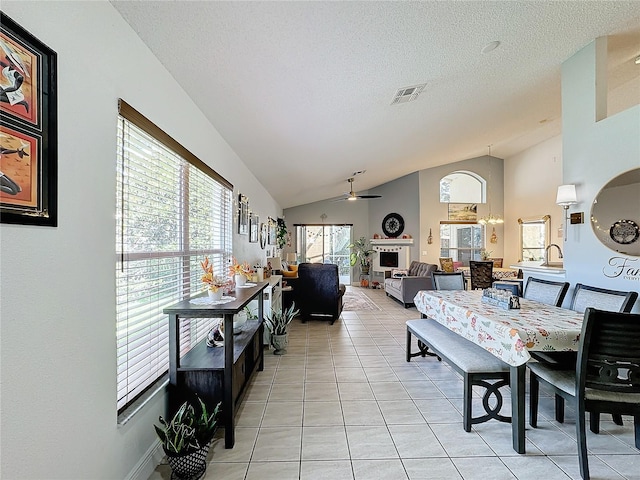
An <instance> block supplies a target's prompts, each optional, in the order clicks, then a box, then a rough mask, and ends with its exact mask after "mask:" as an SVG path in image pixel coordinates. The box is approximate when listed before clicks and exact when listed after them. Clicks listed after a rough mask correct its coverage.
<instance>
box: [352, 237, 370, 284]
mask: <svg viewBox="0 0 640 480" xmlns="http://www.w3.org/2000/svg"><path fill="white" fill-rule="evenodd" d="M349 248H350V249H351V256H350V260H351V266H352V267H353V266H355V265H356V264H357V263H358V264H360V271H361V273H362V274H363V275H369V268H370V266H371V256H372V255H373V254H374V253H376V251H375V250H373V249H372V248H371V246H370V245H369V241H368V240H367V239H366V238H364V237H360V238H359V239H358V240H356V241H355V242H353V243H352V244H351V245H349Z"/></svg>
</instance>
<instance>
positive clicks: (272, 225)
mask: <svg viewBox="0 0 640 480" xmlns="http://www.w3.org/2000/svg"><path fill="white" fill-rule="evenodd" d="M267 225H268V228H269V236H268V241H267V243H268V244H269V245H275V244H276V221H275V220H274V219H273V218H271V217H269V221H268V222H267Z"/></svg>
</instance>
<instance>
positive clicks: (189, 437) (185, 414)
mask: <svg viewBox="0 0 640 480" xmlns="http://www.w3.org/2000/svg"><path fill="white" fill-rule="evenodd" d="M198 402H199V408H198V411H197V412H196V409H195V408H194V407H193V405H192V404H190V403H189V402H184V403H183V404H182V405H181V406H180V408H179V409H178V411H177V412H176V413H175V414H174V415H173V417H172V418H171V420H169V421H166V420H165V419H164V418H162V417H159V422H160V426H158V425H154V428H155V430H156V434H157V435H158V438H160V441H161V442H162V448H163V449H164V453H165V454H166V455H167V461H168V462H169V465H170V466H171V470H172V471H173V474H174V475H172V477H171V478H177V479H188V478H200V476H202V475H203V474H204V472H205V470H206V469H207V454H208V452H209V447H210V446H211V440H213V436H214V434H215V431H216V425H217V417H218V412H219V411H220V403H218V404H217V405H216V407H215V408H214V410H213V411H212V412H209V411H208V410H207V406H206V405H205V403H204V402H203V401H202V400H201V399H200V398H199V397H198Z"/></svg>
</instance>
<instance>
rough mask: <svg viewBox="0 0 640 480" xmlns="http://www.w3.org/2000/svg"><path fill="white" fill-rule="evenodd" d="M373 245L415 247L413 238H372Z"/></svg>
mask: <svg viewBox="0 0 640 480" xmlns="http://www.w3.org/2000/svg"><path fill="white" fill-rule="evenodd" d="M369 242H371V245H413V238H372V239H371V240H369Z"/></svg>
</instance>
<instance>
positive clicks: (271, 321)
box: [264, 302, 300, 355]
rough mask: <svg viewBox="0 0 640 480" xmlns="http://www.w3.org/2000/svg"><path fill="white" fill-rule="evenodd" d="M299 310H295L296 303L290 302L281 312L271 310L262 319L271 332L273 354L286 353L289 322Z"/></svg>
mask: <svg viewBox="0 0 640 480" xmlns="http://www.w3.org/2000/svg"><path fill="white" fill-rule="evenodd" d="M299 311H300V310H296V303H295V302H292V303H291V306H290V307H289V308H287V309H285V310H283V311H281V312H278V311H275V310H272V311H271V315H268V316H267V317H266V318H265V319H264V323H265V324H266V325H267V328H268V329H269V331H270V332H271V344H272V345H273V348H275V351H274V352H273V353H274V355H284V354H285V353H287V350H286V349H287V344H288V343H289V332H288V329H289V324H290V323H291V320H293V317H295V316H296V315H297V314H298V312H299Z"/></svg>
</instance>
